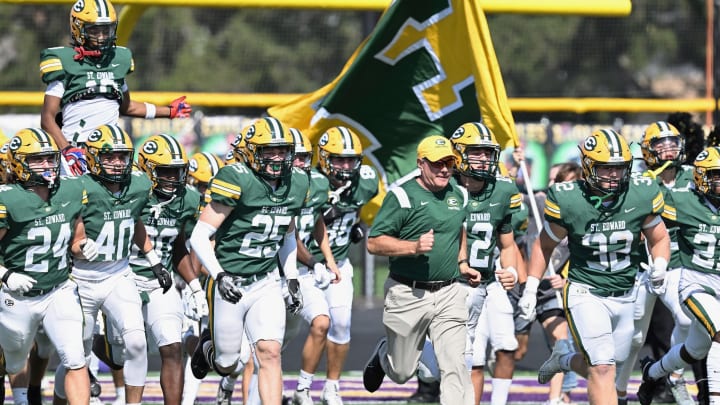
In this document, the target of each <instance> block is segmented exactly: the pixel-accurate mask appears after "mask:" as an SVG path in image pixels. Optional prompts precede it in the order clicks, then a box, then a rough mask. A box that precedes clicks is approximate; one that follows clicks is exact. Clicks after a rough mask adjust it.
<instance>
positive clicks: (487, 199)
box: [421, 122, 522, 404]
mask: <svg viewBox="0 0 720 405" xmlns="http://www.w3.org/2000/svg"><path fill="white" fill-rule="evenodd" d="M450 142H451V143H452V146H453V150H454V153H455V158H456V161H457V162H458V164H457V166H456V172H457V173H458V174H459V175H458V177H457V180H458V183H459V184H460V185H462V186H463V187H465V188H466V189H467V192H468V197H469V198H468V205H467V209H466V214H467V215H466V218H465V226H466V232H467V249H468V250H467V252H468V256H467V257H468V259H467V260H466V261H467V262H468V263H467V265H468V266H469V267H470V268H472V269H474V270H476V271H478V272H480V274H481V280H482V281H481V284H480V286H477V287H474V286H470V285H469V284H467V283H464V285H465V287H466V289H467V291H468V297H467V301H466V305H467V307H468V313H469V317H468V321H467V328H468V342H467V345H468V347H467V348H466V354H467V355H470V354H472V357H471V358H468V359H467V360H466V361H467V363H468V364H469V365H470V366H471V367H472V372H471V377H472V381H473V386H474V389H475V403H479V402H480V398H481V397H482V392H483V384H484V365H485V350H484V349H485V347H486V346H485V341H484V339H487V338H490V341H491V343H492V350H493V351H495V352H496V356H497V363H496V366H495V373H494V374H493V389H492V403H493V404H497V403H505V402H507V395H508V392H509V389H510V384H511V383H512V375H513V371H514V369H515V361H514V357H513V356H514V353H515V350H516V349H517V347H518V342H517V340H516V339H515V324H514V321H513V308H512V304H511V303H510V299H509V298H508V294H507V291H508V290H510V289H512V288H513V287H514V286H515V283H516V282H517V279H518V274H517V270H516V269H515V268H516V266H517V260H516V252H517V245H516V244H515V238H514V236H513V228H512V223H511V219H512V215H513V213H515V212H518V211H519V210H520V206H521V203H522V197H521V196H520V193H519V191H518V189H517V186H515V184H514V183H513V182H512V181H511V180H510V179H508V178H505V177H499V176H498V163H499V161H500V144H499V143H498V142H497V140H496V138H495V135H494V134H493V133H492V132H491V131H490V129H489V128H488V127H486V126H485V125H483V124H482V123H479V122H469V123H466V124H463V125H461V126H460V127H459V128H458V129H457V130H455V132H454V133H453V134H452V136H451V137H450ZM496 248H497V250H498V251H499V254H496ZM496 261H499V265H497V266H496ZM461 281H462V280H461ZM481 312H487V315H486V317H484V318H483V319H484V320H485V321H486V322H485V323H484V324H479V323H478V321H479V319H481V316H480V314H481ZM489 325H492V327H489ZM481 348H482V349H481ZM425 357H426V356H425V354H424V355H423V358H421V359H423V360H424V358H425ZM425 365H426V366H428V364H425ZM429 368H430V371H431V372H432V373H433V374H434V375H435V376H436V377H438V378H439V371H440V370H439V369H437V368H436V367H432V366H430V367H429Z"/></svg>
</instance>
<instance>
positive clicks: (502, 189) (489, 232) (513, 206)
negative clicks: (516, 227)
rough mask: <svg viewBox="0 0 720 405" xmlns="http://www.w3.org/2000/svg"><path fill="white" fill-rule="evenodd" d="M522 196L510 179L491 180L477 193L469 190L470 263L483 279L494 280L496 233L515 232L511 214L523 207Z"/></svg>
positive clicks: (466, 223) (467, 225)
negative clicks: (470, 192)
mask: <svg viewBox="0 0 720 405" xmlns="http://www.w3.org/2000/svg"><path fill="white" fill-rule="evenodd" d="M521 203H522V196H521V195H520V192H519V191H518V188H517V186H516V185H515V183H513V182H512V181H511V180H510V179H506V178H498V179H496V180H495V181H493V182H489V183H488V184H487V185H486V186H485V188H484V189H483V190H482V191H481V192H480V193H477V194H470V195H469V198H468V204H467V217H466V219H465V225H466V231H467V247H468V264H469V265H470V267H472V268H473V269H475V270H477V271H479V272H480V273H481V274H482V279H483V280H484V281H491V282H492V281H493V280H495V276H494V273H495V259H496V252H497V251H496V247H497V235H498V234H502V233H509V232H512V230H513V229H512V223H511V217H512V215H513V214H515V213H517V212H518V211H519V210H520V205H521Z"/></svg>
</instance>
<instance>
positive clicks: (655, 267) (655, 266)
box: [640, 257, 668, 295]
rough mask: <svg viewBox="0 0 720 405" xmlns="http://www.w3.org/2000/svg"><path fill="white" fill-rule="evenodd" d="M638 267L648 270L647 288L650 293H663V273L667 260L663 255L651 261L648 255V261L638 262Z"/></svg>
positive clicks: (665, 270) (665, 271) (664, 272)
mask: <svg viewBox="0 0 720 405" xmlns="http://www.w3.org/2000/svg"><path fill="white" fill-rule="evenodd" d="M640 267H642V268H643V269H645V271H646V272H648V278H647V284H646V285H647V289H648V291H649V292H650V293H651V294H655V295H661V294H664V293H665V287H666V286H665V274H666V273H667V267H668V262H667V260H665V258H663V257H658V258H657V259H655V260H654V261H653V259H652V257H648V263H647V264H646V263H640Z"/></svg>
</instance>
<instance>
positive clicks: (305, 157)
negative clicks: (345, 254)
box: [286, 128, 342, 405]
mask: <svg viewBox="0 0 720 405" xmlns="http://www.w3.org/2000/svg"><path fill="white" fill-rule="evenodd" d="M290 133H291V134H292V135H293V139H294V141H295V161H294V165H295V167H297V168H299V169H302V170H303V171H305V172H306V173H307V175H308V177H309V179H310V198H309V199H308V201H307V202H306V204H305V206H304V207H303V209H302V213H301V215H300V216H299V217H298V242H297V243H298V261H299V262H300V264H301V266H299V269H298V270H299V272H300V288H301V291H302V294H303V301H304V306H303V308H302V310H301V311H300V312H299V313H298V315H299V316H298V317H292V316H291V317H290V319H288V325H298V326H299V322H298V321H299V319H304V320H305V321H306V322H307V323H308V324H309V325H310V330H309V331H308V336H307V338H306V340H305V345H304V347H303V353H302V364H301V369H300V376H299V377H298V384H297V388H296V390H295V393H294V394H293V403H294V404H298V405H309V404H312V403H313V401H312V398H311V397H310V385H311V383H312V380H313V377H314V374H315V371H316V370H317V366H318V364H319V363H320V358H321V357H322V354H323V352H324V350H325V346H326V343H327V334H328V330H329V328H330V309H329V308H328V301H327V300H326V299H325V290H326V289H327V288H328V286H329V285H330V283H331V282H332V283H338V282H339V281H340V280H341V278H342V276H341V274H340V271H339V270H338V269H337V264H336V263H335V258H334V257H333V254H332V251H331V249H330V244H329V240H328V234H327V231H326V227H325V221H324V219H323V215H322V213H323V211H322V207H323V205H325V204H326V203H327V200H328V191H329V189H330V184H329V180H328V178H327V177H326V176H324V175H323V174H322V173H320V172H319V171H318V170H317V169H316V168H313V167H312V155H313V151H312V144H311V143H310V140H309V139H308V138H307V137H306V136H305V135H303V134H302V133H300V131H298V130H296V129H294V128H291V129H290ZM312 240H314V241H316V243H317V244H318V246H319V248H320V250H321V252H322V260H320V261H318V260H316V259H315V257H314V256H313V255H312V254H310V252H309V251H308V249H307V246H309V245H310V242H311V241H312ZM288 329H289V330H288V331H287V332H286V338H288V339H290V338H292V337H294V336H295V335H296V334H297V332H298V331H297V329H296V330H290V329H292V328H291V327H290V326H289V327H288Z"/></svg>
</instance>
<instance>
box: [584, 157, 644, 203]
mask: <svg viewBox="0 0 720 405" xmlns="http://www.w3.org/2000/svg"><path fill="white" fill-rule="evenodd" d="M585 165H586V162H583V166H585ZM598 169H607V170H610V173H607V174H606V175H603V174H600V173H599V172H598ZM613 169H615V170H613ZM603 171H605V170H603ZM612 171H614V172H615V175H614V176H612V175H611V174H612ZM586 172H587V173H589V175H587V176H586V177H587V178H586V179H585V180H586V182H587V183H588V185H589V186H590V188H592V189H593V190H596V191H599V192H600V193H601V194H605V195H617V194H621V193H623V192H624V191H625V190H626V189H627V187H628V184H629V183H630V175H631V172H632V161H630V162H628V163H597V162H593V164H592V165H591V167H589V168H587V170H586Z"/></svg>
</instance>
